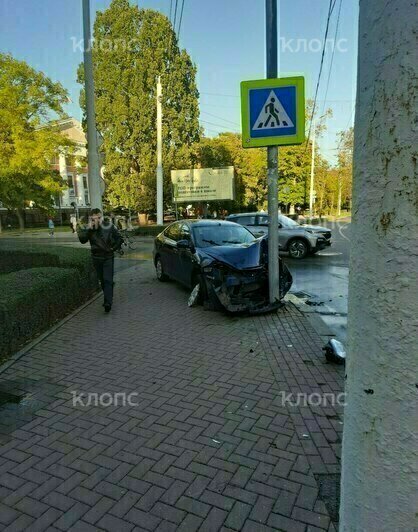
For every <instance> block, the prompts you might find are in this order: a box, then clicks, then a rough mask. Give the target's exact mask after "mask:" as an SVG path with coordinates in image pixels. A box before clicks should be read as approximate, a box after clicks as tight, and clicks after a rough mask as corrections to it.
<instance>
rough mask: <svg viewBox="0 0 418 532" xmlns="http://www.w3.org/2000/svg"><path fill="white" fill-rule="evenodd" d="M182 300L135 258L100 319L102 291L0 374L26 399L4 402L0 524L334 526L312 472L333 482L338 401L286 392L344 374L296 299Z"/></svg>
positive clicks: (322, 386) (249, 529) (250, 529)
mask: <svg viewBox="0 0 418 532" xmlns="http://www.w3.org/2000/svg"><path fill="white" fill-rule="evenodd" d="M57 297H59V294H57ZM187 298H188V293H187V291H185V290H184V289H182V288H181V287H179V286H178V285H177V284H175V283H171V282H169V283H158V282H157V281H156V280H154V273H153V268H152V265H151V263H150V261H147V262H143V263H138V264H137V265H136V266H134V267H132V268H130V269H127V270H123V271H120V272H119V274H118V276H117V279H116V286H115V305H114V308H113V309H112V312H111V313H110V314H109V315H105V314H104V313H103V308H102V306H101V303H102V301H101V299H98V300H96V301H95V302H93V303H92V304H91V305H89V306H88V307H86V308H85V309H84V310H82V311H81V312H80V313H79V314H77V315H76V316H75V317H74V318H73V319H71V320H69V321H67V322H66V323H64V324H63V325H62V326H61V327H60V328H58V329H57V330H56V331H54V332H53V333H52V334H51V335H49V336H48V337H46V338H45V339H44V340H43V341H41V342H40V343H39V344H37V345H36V346H35V347H33V348H32V349H31V350H30V351H29V352H28V353H27V354H25V355H24V356H23V357H22V358H20V359H19V360H18V361H17V362H15V364H13V365H12V366H11V367H10V368H8V369H7V370H6V371H5V372H3V373H2V374H1V375H0V393H1V390H4V391H6V390H7V391H8V393H11V394H13V393H14V392H16V393H17V395H18V396H19V400H22V401H23V405H22V403H19V405H17V406H16V405H11V404H9V403H6V404H3V405H2V406H0V441H1V446H0V530H5V531H6V530H7V531H13V532H17V531H19V530H30V531H38V530H39V531H46V530H48V531H57V530H58V531H65V530H71V531H81V532H89V531H90V530H91V531H101V530H104V531H112V532H113V531H118V532H123V531H133V530H135V531H174V530H178V531H182V532H193V531H201V532H209V531H211V532H212V531H213V532H215V531H224V532H227V531H239V530H242V531H245V532H269V531H290V532H299V531H300V532H308V531H309V532H314V531H320V530H327V531H334V530H336V528H335V526H336V525H335V522H333V521H332V520H331V518H330V512H329V510H328V508H327V505H326V504H325V502H326V501H325V502H324V500H322V499H321V498H320V496H319V484H320V482H319V481H318V479H321V478H322V477H323V478H327V475H328V476H329V475H333V476H334V478H335V479H338V474H339V453H340V441H341V432H342V412H341V408H340V407H338V408H337V407H333V406H323V405H322V406H308V405H306V406H304V405H303V404H289V401H287V402H283V394H282V392H285V393H287V394H289V393H290V394H292V397H293V399H294V401H295V402H296V395H297V394H298V393H299V394H301V393H306V394H311V393H316V394H321V396H322V395H323V394H324V393H327V394H329V393H336V394H338V393H340V392H341V391H342V390H343V376H344V371H343V369H342V368H341V367H336V366H332V365H330V364H326V363H325V360H324V356H323V353H322V351H321V347H322V342H321V339H320V337H319V336H318V335H317V334H316V332H315V331H314V330H313V329H312V327H311V326H310V324H309V323H308V322H307V320H306V318H305V317H304V316H303V315H302V314H301V313H300V312H299V311H298V310H297V309H296V308H295V307H294V306H293V305H287V306H286V308H285V309H281V310H280V311H279V312H278V313H277V314H270V315H266V316H257V317H230V316H226V315H224V314H222V313H215V312H210V311H205V310H204V309H203V308H202V307H195V308H188V307H187ZM22 390H23V394H24V395H23V399H22ZM74 393H75V394H78V395H76V397H80V394H84V395H82V396H81V397H82V398H83V400H82V401H78V402H77V404H75V405H73V396H74ZM122 393H124V394H126V396H129V397H130V398H131V399H130V401H129V402H130V403H131V404H128V403H127V402H126V401H125V404H123V402H122V401H121V400H120V399H119V400H118V401H116V400H115V399H114V400H113V401H112V404H109V406H105V405H104V404H102V402H101V401H99V402H97V401H96V403H95V402H94V401H93V400H92V401H90V404H87V394H98V395H97V397H103V398H104V397H106V400H105V399H103V403H106V404H108V403H109V400H108V398H109V397H110V395H109V394H112V397H116V396H115V395H114V394H122ZM100 394H107V395H106V396H101V395H100ZM130 394H134V395H130ZM92 397H94V396H92ZM118 397H119V398H120V397H122V396H120V395H119V396H118ZM31 399H32V403H31ZM34 400H37V401H38V402H36V401H35V403H33V401H34ZM81 402H82V404H80V403H81ZM115 403H116V404H115ZM133 403H137V404H133ZM25 404H26V405H28V404H32V406H31V408H29V410H28V407H27V406H26V411H25V410H24V405H25ZM2 420H3V422H2ZM4 421H7V422H4ZM336 481H337V480H336ZM331 516H332V512H331ZM334 521H335V516H334Z"/></svg>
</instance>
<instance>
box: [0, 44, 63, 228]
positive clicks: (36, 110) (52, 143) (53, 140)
mask: <svg viewBox="0 0 418 532" xmlns="http://www.w3.org/2000/svg"><path fill="white" fill-rule="evenodd" d="M66 101H67V92H66V91H65V89H64V88H63V87H62V86H61V85H60V84H59V83H54V82H52V81H51V80H50V79H49V78H48V77H46V76H45V75H44V74H43V73H42V72H37V71H36V70H34V69H33V68H31V67H30V66H29V65H28V64H27V63H25V62H24V61H18V60H16V59H14V58H13V57H11V56H10V55H5V54H0V145H1V147H2V149H1V151H0V201H1V203H2V204H3V206H5V207H7V208H8V209H11V210H17V211H18V214H20V210H21V209H23V208H24V207H25V206H27V205H28V203H29V202H33V203H34V204H35V206H37V207H40V208H41V209H44V210H51V208H52V204H53V201H52V195H54V194H57V193H58V192H59V191H60V190H61V188H62V183H61V177H60V176H59V174H58V173H57V172H54V171H53V170H51V161H52V159H53V157H54V156H56V155H57V152H58V149H59V147H60V146H62V145H63V143H65V142H66V141H64V140H63V137H62V136H61V135H60V134H59V133H58V132H57V131H56V130H55V129H54V127H53V125H51V124H49V123H48V121H49V120H50V119H51V118H52V117H53V116H56V115H58V116H63V110H62V105H63V104H64V103H65V102H66ZM19 219H20V220H21V219H22V218H21V216H19Z"/></svg>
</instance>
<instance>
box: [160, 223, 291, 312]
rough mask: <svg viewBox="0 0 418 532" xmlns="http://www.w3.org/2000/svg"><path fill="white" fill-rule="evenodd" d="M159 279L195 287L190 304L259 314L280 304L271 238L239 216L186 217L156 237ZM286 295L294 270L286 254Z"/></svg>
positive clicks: (282, 278)
mask: <svg viewBox="0 0 418 532" xmlns="http://www.w3.org/2000/svg"><path fill="white" fill-rule="evenodd" d="M153 257H154V265H155V269H156V274H157V279H158V280H159V281H166V280H168V279H173V280H175V281H178V282H180V283H182V284H183V285H185V286H186V287H187V288H189V289H191V290H192V293H191V296H190V299H189V305H193V304H194V303H197V302H201V303H203V304H204V305H205V306H206V307H208V308H211V309H214V310H218V309H222V308H223V309H225V310H227V311H228V312H233V313H236V312H249V313H250V314H257V313H262V312H268V311H270V310H274V309H276V308H278V307H279V306H280V305H281V304H282V303H281V302H280V301H277V302H276V303H275V304H274V305H271V304H270V302H269V286H268V249H267V238H266V237H265V236H263V237H259V238H257V237H255V236H254V235H253V234H252V233H251V232H250V231H249V230H248V229H246V228H245V227H243V226H240V225H238V224H235V223H233V222H226V221H218V220H181V221H178V222H174V223H172V224H171V225H169V226H168V227H167V228H166V229H164V231H162V232H161V233H160V234H159V235H158V236H157V237H156V238H155V242H154V252H153ZM279 272H280V299H282V298H283V297H284V296H285V295H286V294H287V292H288V291H289V289H290V287H291V286H292V276H291V274H290V272H289V270H288V269H287V267H286V265H285V264H284V263H283V261H282V260H281V259H280V268H279Z"/></svg>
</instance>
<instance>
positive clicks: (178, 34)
mask: <svg viewBox="0 0 418 532" xmlns="http://www.w3.org/2000/svg"><path fill="white" fill-rule="evenodd" d="M183 10H184V0H182V3H181V10H180V21H179V29H178V32H177V39H178V40H179V41H180V30H181V22H182V20H183Z"/></svg>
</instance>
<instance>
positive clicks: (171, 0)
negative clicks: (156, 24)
mask: <svg viewBox="0 0 418 532" xmlns="http://www.w3.org/2000/svg"><path fill="white" fill-rule="evenodd" d="M172 12H173V0H170V22H172V20H171V14H172Z"/></svg>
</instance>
